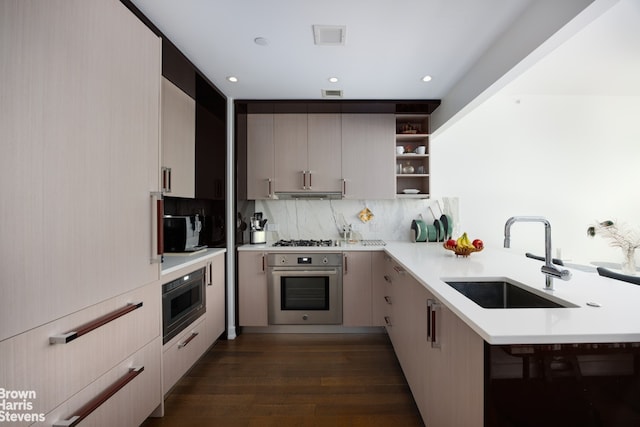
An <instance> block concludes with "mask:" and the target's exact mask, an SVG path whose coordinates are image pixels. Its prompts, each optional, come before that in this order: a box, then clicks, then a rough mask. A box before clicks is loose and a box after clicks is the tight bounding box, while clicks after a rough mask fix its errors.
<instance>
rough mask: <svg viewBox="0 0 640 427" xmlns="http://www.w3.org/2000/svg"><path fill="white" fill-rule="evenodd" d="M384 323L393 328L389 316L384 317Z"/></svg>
mask: <svg viewBox="0 0 640 427" xmlns="http://www.w3.org/2000/svg"><path fill="white" fill-rule="evenodd" d="M384 323H385V324H386V325H387V326H392V325H391V318H390V317H389V316H384Z"/></svg>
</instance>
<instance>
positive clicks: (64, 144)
mask: <svg viewBox="0 0 640 427" xmlns="http://www.w3.org/2000/svg"><path fill="white" fill-rule="evenodd" d="M0 55H1V56H2V58H3V67H2V76H3V84H2V85H1V88H0V117H2V119H0V120H1V121H2V125H1V126H0V140H2V141H3V143H2V145H1V147H0V192H1V193H2V194H3V197H2V198H1V199H0V212H1V213H2V215H1V216H2V221H1V224H0V235H2V239H0V283H2V286H3V294H4V295H5V297H4V298H2V299H0V340H1V339H5V338H8V337H11V336H14V335H16V334H19V333H21V332H23V331H26V330H29V329H32V328H35V327H37V326H39V325H43V324H45V323H47V322H50V321H52V320H54V319H59V318H62V317H64V316H65V315H67V314H68V313H73V312H77V311H79V310H81V309H83V308H86V307H89V306H90V305H92V304H95V303H97V302H99V301H103V300H106V299H108V298H110V297H112V296H115V295H120V294H123V293H125V292H127V291H129V290H132V289H135V288H136V287H139V286H141V285H144V284H146V283H150V282H151V281H153V280H155V279H157V278H158V276H159V266H158V265H157V264H152V263H150V259H151V257H152V255H151V239H152V227H151V223H152V214H151V207H150V205H151V203H150V197H149V193H150V191H157V190H158V189H159V176H158V175H159V174H158V168H159V165H158V159H159V118H160V112H159V106H160V41H159V39H158V38H157V37H156V36H155V35H154V34H153V33H152V32H151V31H150V30H149V29H148V28H146V27H145V26H144V25H143V24H142V23H141V22H140V21H139V20H138V19H137V18H136V17H135V16H133V14H131V12H130V11H129V10H128V9H127V8H126V7H125V6H124V5H123V4H122V3H120V2H119V1H115V0H102V1H92V2H68V1H63V0H57V1H56V0H53V1H47V2H23V1H19V0H8V1H3V2H0ZM114 202H117V203H116V204H117V208H115V210H114Z"/></svg>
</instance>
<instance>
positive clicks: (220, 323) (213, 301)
mask: <svg viewBox="0 0 640 427" xmlns="http://www.w3.org/2000/svg"><path fill="white" fill-rule="evenodd" d="M224 260H225V257H224V255H218V256H215V257H214V258H213V259H212V260H211V261H208V262H207V265H206V269H207V271H206V274H207V279H206V284H207V291H206V295H207V313H206V334H207V335H206V341H207V343H208V344H209V345H211V344H213V343H214V342H215V341H216V340H217V339H218V338H219V337H220V335H222V333H223V332H224V330H225V319H226V315H225V267H224Z"/></svg>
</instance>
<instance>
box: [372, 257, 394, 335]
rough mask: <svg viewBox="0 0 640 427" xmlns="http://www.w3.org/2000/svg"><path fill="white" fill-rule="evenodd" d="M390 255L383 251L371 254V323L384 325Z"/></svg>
mask: <svg viewBox="0 0 640 427" xmlns="http://www.w3.org/2000/svg"><path fill="white" fill-rule="evenodd" d="M390 260H391V258H390V257H389V255H387V254H385V253H384V252H382V251H376V252H373V253H372V254H371V264H372V265H371V274H372V277H371V287H372V289H371V292H372V299H373V303H372V304H371V322H372V323H371V325H372V326H384V325H385V322H384V316H385V313H386V306H387V305H388V303H387V301H386V300H385V296H386V293H385V292H386V287H387V281H386V280H385V275H386V270H387V264H388V263H390Z"/></svg>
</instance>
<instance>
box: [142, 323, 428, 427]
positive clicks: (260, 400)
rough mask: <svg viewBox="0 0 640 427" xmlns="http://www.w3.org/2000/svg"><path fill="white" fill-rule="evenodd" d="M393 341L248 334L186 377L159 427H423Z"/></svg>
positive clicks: (223, 344) (149, 426)
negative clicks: (395, 353)
mask: <svg viewBox="0 0 640 427" xmlns="http://www.w3.org/2000/svg"><path fill="white" fill-rule="evenodd" d="M423 425H424V424H423V423H422V420H421V418H420V414H419V412H418V409H417V407H416V405H415V402H414V401H413V398H412V396H411V393H410V391H409V387H408V386H407V383H406V381H405V379H404V376H403V375H402V371H401V369H400V366H399V364H398V361H397V359H396V357H395V355H394V353H393V349H392V347H391V343H390V342H389V339H388V337H387V335H385V334H242V335H240V336H239V337H238V338H236V339H235V340H231V341H224V340H222V341H219V342H218V343H217V344H216V345H215V346H214V347H213V348H211V349H210V350H209V352H208V353H207V354H205V355H204V356H203V358H202V359H201V360H200V361H199V362H198V363H197V364H196V365H195V366H194V368H193V369H192V370H191V371H190V372H189V373H188V374H187V375H186V376H185V377H183V378H182V379H181V380H180V381H179V382H178V384H177V385H176V386H175V387H174V389H173V390H172V391H171V393H170V394H169V396H168V397H167V399H166V401H165V416H164V417H163V418H149V419H148V420H147V421H146V422H145V423H144V424H143V426H144V427H153V426H165V427H166V426H180V427H185V426H220V427H236V426H251V427H265V426H278V427H288V426H332V427H338V426H367V427H375V426H397V427H400V426H402V427H411V426H423Z"/></svg>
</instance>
